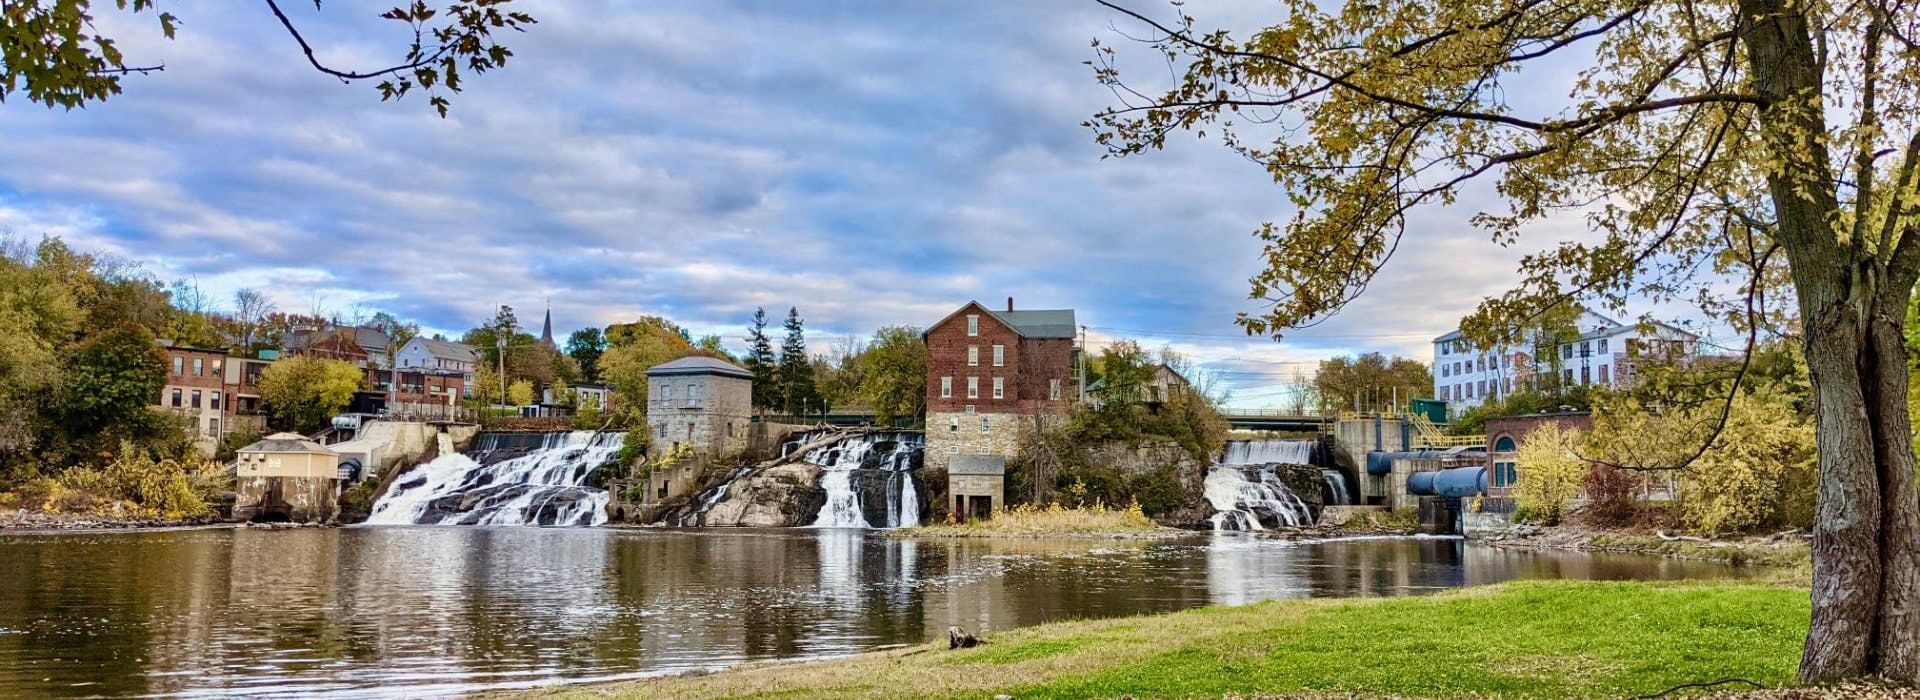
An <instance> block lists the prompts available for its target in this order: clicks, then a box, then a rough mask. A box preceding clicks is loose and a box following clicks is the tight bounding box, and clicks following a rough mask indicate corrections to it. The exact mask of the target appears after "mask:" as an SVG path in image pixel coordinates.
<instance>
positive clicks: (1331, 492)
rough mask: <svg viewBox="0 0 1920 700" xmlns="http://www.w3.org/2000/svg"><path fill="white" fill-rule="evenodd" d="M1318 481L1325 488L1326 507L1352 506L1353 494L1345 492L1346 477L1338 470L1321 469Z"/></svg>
mask: <svg viewBox="0 0 1920 700" xmlns="http://www.w3.org/2000/svg"><path fill="white" fill-rule="evenodd" d="M1320 481H1321V483H1323V484H1325V485H1326V487H1327V505H1330V506H1350V505H1353V493H1352V492H1351V491H1348V490H1347V475H1346V473H1345V472H1342V471H1340V470H1338V469H1321V470H1320Z"/></svg>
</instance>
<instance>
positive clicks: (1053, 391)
mask: <svg viewBox="0 0 1920 700" xmlns="http://www.w3.org/2000/svg"><path fill="white" fill-rule="evenodd" d="M1047 396H1048V397H1050V398H1052V399H1053V400H1054V401H1059V400H1060V380H1058V379H1049V380H1047Z"/></svg>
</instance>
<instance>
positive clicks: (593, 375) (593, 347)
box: [567, 328, 607, 382]
mask: <svg viewBox="0 0 1920 700" xmlns="http://www.w3.org/2000/svg"><path fill="white" fill-rule="evenodd" d="M606 351H607V338H606V336H605V335H602V334H601V333H600V329H598V328H582V329H580V330H577V331H574V332H573V335H569V336H567V357H571V358H573V361H574V363H575V364H578V365H579V366H580V376H581V377H582V378H584V379H585V380H587V381H589V382H598V381H600V367H599V363H600V355H602V354H604V353H605V352H606Z"/></svg>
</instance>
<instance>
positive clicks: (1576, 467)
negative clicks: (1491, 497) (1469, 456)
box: [1513, 423, 1587, 523]
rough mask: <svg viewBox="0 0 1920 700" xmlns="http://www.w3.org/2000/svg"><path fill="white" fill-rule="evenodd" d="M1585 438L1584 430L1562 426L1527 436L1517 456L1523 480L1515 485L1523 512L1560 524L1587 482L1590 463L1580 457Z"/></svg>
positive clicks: (1543, 427)
mask: <svg viewBox="0 0 1920 700" xmlns="http://www.w3.org/2000/svg"><path fill="white" fill-rule="evenodd" d="M1582 437H1583V434H1582V433H1581V432H1580V431H1578V430H1568V429H1564V428H1561V427H1560V425H1559V424H1558V423H1546V424H1543V425H1541V426H1540V427H1538V428H1534V429H1533V431H1532V432H1529V433H1527V436H1526V439H1525V440H1524V441H1522V443H1521V445H1520V451H1519V453H1518V454H1517V455H1516V457H1517V459H1516V461H1517V467H1518V469H1519V472H1520V474H1519V476H1520V480H1519V481H1517V482H1515V483H1514V485H1513V497H1514V500H1516V501H1518V503H1519V506H1520V508H1521V509H1523V510H1525V511H1527V512H1529V513H1532V514H1533V515H1534V516H1535V517H1538V518H1540V519H1541V520H1543V521H1546V522H1548V523H1557V522H1559V521H1560V518H1561V516H1563V515H1565V514H1566V511H1567V506H1568V505H1569V504H1571V503H1572V502H1573V499H1574V497H1576V496H1578V495H1580V487H1581V484H1582V483H1584V481H1585V480H1586V474H1587V466H1586V462H1585V461H1584V460H1582V459H1580V456H1579V452H1580V447H1581V439H1582Z"/></svg>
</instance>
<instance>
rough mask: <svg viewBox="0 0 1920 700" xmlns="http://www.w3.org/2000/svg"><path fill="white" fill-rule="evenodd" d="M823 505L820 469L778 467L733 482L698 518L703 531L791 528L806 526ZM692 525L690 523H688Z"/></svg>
mask: <svg viewBox="0 0 1920 700" xmlns="http://www.w3.org/2000/svg"><path fill="white" fill-rule="evenodd" d="M826 503H827V491H826V489H823V488H820V468H819V467H816V466H813V465H811V464H782V465H778V466H773V467H768V468H766V469H762V470H760V471H758V472H755V473H753V474H750V475H747V476H743V477H741V478H739V479H737V480H735V481H734V482H733V484H732V486H730V487H728V489H727V495H726V497H725V498H723V499H721V500H720V501H719V502H717V503H715V504H713V507H712V508H710V509H708V510H707V512H706V513H705V514H704V515H702V516H701V517H700V522H699V523H697V524H699V525H703V526H707V527H795V526H799V525H810V524H812V523H813V519H814V518H815V517H816V516H818V515H819V514H820V508H821V506H824V505H826ZM689 524H694V523H689Z"/></svg>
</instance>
